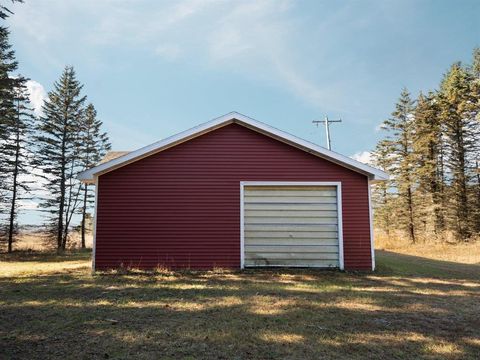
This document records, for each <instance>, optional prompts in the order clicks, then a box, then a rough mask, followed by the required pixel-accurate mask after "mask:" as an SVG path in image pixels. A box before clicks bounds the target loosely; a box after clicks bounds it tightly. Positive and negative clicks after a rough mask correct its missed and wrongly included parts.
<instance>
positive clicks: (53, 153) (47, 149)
mask: <svg viewBox="0 0 480 360" xmlns="http://www.w3.org/2000/svg"><path fill="white" fill-rule="evenodd" d="M82 87H83V85H81V84H80V82H79V81H78V80H77V79H76V75H75V70H74V69H73V67H68V66H67V67H65V69H64V71H63V74H62V75H61V77H60V79H59V80H58V81H57V82H55V84H54V89H53V91H51V92H49V94H48V99H47V101H46V102H45V104H44V106H43V113H44V115H43V116H42V117H41V118H40V119H39V126H38V135H37V138H36V140H37V143H38V147H39V149H38V155H37V156H36V164H37V165H38V167H39V168H41V169H42V173H43V175H42V176H43V177H44V178H45V179H46V181H47V183H48V191H49V192H50V196H49V197H48V198H45V199H43V201H42V203H41V207H43V208H44V209H45V210H46V211H47V212H48V213H49V214H50V223H49V225H50V226H49V229H50V235H51V237H53V238H56V243H57V249H59V250H64V249H65V247H66V243H67V239H68V231H69V225H70V222H71V219H72V216H73V214H74V213H75V211H76V210H77V208H78V205H79V203H80V198H79V195H80V183H79V182H78V181H77V179H76V174H77V172H78V171H79V169H80V159H79V148H80V146H79V139H80V128H81V122H82V117H83V116H84V102H85V99H86V97H85V96H82V95H81V90H82Z"/></svg>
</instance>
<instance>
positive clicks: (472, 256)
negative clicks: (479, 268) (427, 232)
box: [375, 234, 480, 264]
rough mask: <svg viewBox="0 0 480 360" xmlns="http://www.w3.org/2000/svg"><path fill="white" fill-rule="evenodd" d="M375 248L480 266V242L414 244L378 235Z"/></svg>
mask: <svg viewBox="0 0 480 360" xmlns="http://www.w3.org/2000/svg"><path fill="white" fill-rule="evenodd" d="M375 248H376V249H379V250H387V251H393V252H396V253H401V254H405V255H414V256H421V257H425V258H429V259H434V260H445V261H453V262H458V263H463V264H480V241H472V242H464V243H451V242H448V243H447V242H445V241H443V242H441V241H428V240H427V241H421V242H419V243H417V244H412V243H411V242H410V241H408V240H406V239H405V238H402V237H400V236H391V237H386V236H384V235H382V234H376V235H375Z"/></svg>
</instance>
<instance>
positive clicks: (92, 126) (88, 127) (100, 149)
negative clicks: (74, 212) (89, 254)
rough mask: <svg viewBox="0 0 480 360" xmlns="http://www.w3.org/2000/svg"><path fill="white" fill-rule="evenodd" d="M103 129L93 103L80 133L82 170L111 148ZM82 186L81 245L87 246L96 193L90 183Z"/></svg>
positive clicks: (88, 107) (93, 164)
mask: <svg viewBox="0 0 480 360" xmlns="http://www.w3.org/2000/svg"><path fill="white" fill-rule="evenodd" d="M101 130H102V122H101V121H100V120H99V119H97V111H96V110H95V107H94V106H93V105H92V104H89V105H88V106H87V109H86V111H85V116H84V117H83V119H82V124H81V133H80V140H81V141H80V163H81V167H82V170H86V169H89V168H91V167H93V166H95V165H96V164H98V162H99V161H100V160H101V159H102V158H103V157H104V156H105V154H106V152H107V151H108V150H110V148H111V146H110V142H109V140H108V135H107V133H105V132H102V131H101ZM82 187H83V189H82V191H83V204H82V206H81V209H80V212H81V215H82V221H81V228H80V232H81V246H82V248H85V232H86V220H87V211H88V208H89V207H90V206H91V204H92V203H93V197H94V195H93V194H92V191H91V188H90V187H89V185H88V184H83V186H82Z"/></svg>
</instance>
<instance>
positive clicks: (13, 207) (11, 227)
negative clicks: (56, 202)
mask: <svg viewBox="0 0 480 360" xmlns="http://www.w3.org/2000/svg"><path fill="white" fill-rule="evenodd" d="M19 112H20V106H19V105H17V120H19V119H18V116H19ZM18 126H19V124H18V122H17V133H16V138H15V165H14V169H13V183H12V204H11V207H10V219H9V220H10V221H9V226H8V252H9V253H11V252H12V251H13V233H14V227H15V210H16V202H17V187H18V184H17V181H18V160H19V158H20V130H19V128H18Z"/></svg>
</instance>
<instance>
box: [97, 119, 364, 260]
mask: <svg viewBox="0 0 480 360" xmlns="http://www.w3.org/2000/svg"><path fill="white" fill-rule="evenodd" d="M240 181H341V182H342V205H343V238H344V251H345V268H346V269H371V253H370V226H369V209H368V180H367V177H366V176H364V175H361V174H359V173H356V172H354V171H351V170H348V169H346V168H344V167H341V166H339V165H336V164H334V163H331V162H329V161H327V160H324V159H321V158H318V157H316V156H314V155H311V154H308V153H306V152H304V151H302V150H299V149H297V148H294V147H292V146H289V145H287V144H284V143H282V142H279V141H277V140H274V139H272V138H270V137H267V136H265V135H262V134H259V133H257V132H255V131H252V130H250V129H247V128H245V127H243V126H241V125H237V124H230V125H227V126H224V127H222V128H220V129H217V130H215V131H212V132H210V133H207V134H205V135H202V136H200V137H197V138H195V139H192V140H190V141H187V142H185V143H183V144H180V145H177V146H175V147H172V148H170V149H167V150H165V151H163V152H160V153H157V154H155V155H152V156H150V157H147V158H144V159H142V160H139V161H137V162H135V163H132V164H130V165H127V166H124V167H122V168H119V169H117V170H114V171H112V172H109V173H107V174H104V175H101V176H100V177H99V187H98V205H97V235H96V254H95V263H96V268H97V269H105V268H112V267H117V266H120V265H121V264H123V265H124V266H133V267H140V268H152V267H156V266H167V267H171V268H179V267H190V268H211V267H215V266H217V267H236V268H238V267H240Z"/></svg>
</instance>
